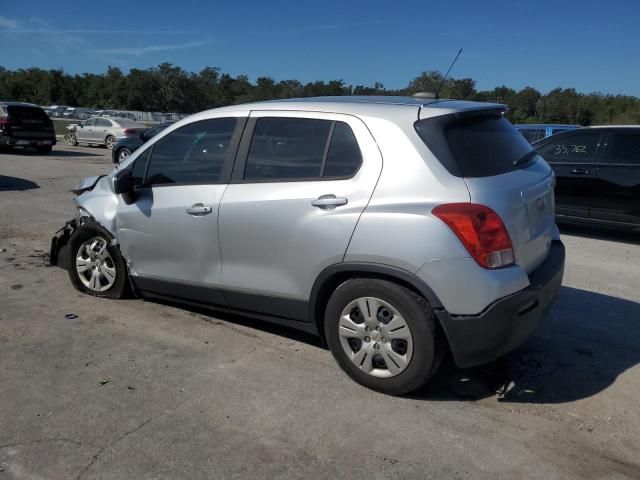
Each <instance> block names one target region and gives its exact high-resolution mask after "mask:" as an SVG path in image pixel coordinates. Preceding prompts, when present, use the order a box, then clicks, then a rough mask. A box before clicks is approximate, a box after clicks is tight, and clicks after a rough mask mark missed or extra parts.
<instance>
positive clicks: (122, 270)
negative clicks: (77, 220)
mask: <svg viewBox="0 0 640 480" xmlns="http://www.w3.org/2000/svg"><path fill="white" fill-rule="evenodd" d="M92 238H102V239H104V240H105V241H106V242H107V247H106V248H107V251H108V253H109V255H110V257H111V259H112V260H113V264H114V265H113V267H114V268H115V280H114V282H113V285H111V286H110V287H109V289H107V290H104V291H95V290H92V289H90V288H88V287H87V286H86V285H85V284H84V283H83V282H82V281H81V280H80V274H79V273H78V271H77V268H76V257H77V256H78V250H79V249H80V247H81V246H83V244H84V243H85V242H87V241H88V240H90V239H92ZM112 240H113V237H112V236H111V234H110V233H109V232H108V231H107V230H105V229H104V228H103V227H102V226H101V225H99V224H97V223H95V222H91V221H87V222H85V223H83V224H82V225H81V226H80V227H79V228H78V229H77V230H76V231H75V232H73V235H72V236H71V238H70V239H69V264H68V268H67V270H68V272H69V278H70V279H71V283H72V284H73V286H74V287H75V288H76V290H78V291H80V292H82V293H86V294H87V295H93V296H94V297H104V298H126V297H127V296H128V295H129V293H130V289H129V278H128V276H129V273H128V269H127V264H126V262H125V260H124V258H123V257H122V254H121V253H120V250H119V249H118V247H117V246H114V245H111V241H112Z"/></svg>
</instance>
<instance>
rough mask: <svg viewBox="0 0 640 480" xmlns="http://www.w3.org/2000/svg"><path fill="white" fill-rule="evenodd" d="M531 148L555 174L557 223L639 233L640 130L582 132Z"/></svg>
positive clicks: (613, 127) (586, 130)
mask: <svg viewBox="0 0 640 480" xmlns="http://www.w3.org/2000/svg"><path fill="white" fill-rule="evenodd" d="M533 146H534V148H535V149H536V150H537V151H538V152H539V153H540V154H541V155H542V156H543V157H544V158H545V160H546V161H547V162H549V164H550V165H551V167H552V168H553V170H554V171H555V173H556V181H557V184H556V190H555V194H556V214H557V218H558V221H568V222H581V223H585V222H587V223H598V224H603V225H610V226H615V227H625V228H632V229H640V126H620V127H616V126H611V127H589V128H580V129H578V130H572V131H569V132H564V133H560V134H558V135H554V136H552V137H549V138H546V139H544V140H540V141H539V142H536V143H534V144H533Z"/></svg>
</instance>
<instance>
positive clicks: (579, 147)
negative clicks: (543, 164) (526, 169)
mask: <svg viewBox="0 0 640 480" xmlns="http://www.w3.org/2000/svg"><path fill="white" fill-rule="evenodd" d="M551 138H552V141H550V142H548V143H545V144H544V145H542V146H540V147H538V148H537V150H538V153H539V154H540V155H542V156H543V157H544V158H545V159H546V160H549V161H552V162H574V161H575V162H594V161H595V157H596V152H597V150H598V145H599V143H600V133H598V132H593V133H576V134H569V135H563V136H559V137H558V138H554V137H551Z"/></svg>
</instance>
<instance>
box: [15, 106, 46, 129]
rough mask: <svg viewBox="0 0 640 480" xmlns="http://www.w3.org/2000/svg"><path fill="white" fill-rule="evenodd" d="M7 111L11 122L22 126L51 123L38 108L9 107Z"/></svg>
mask: <svg viewBox="0 0 640 480" xmlns="http://www.w3.org/2000/svg"><path fill="white" fill-rule="evenodd" d="M7 110H8V113H9V118H11V121H12V122H15V123H21V124H23V125H29V124H31V125H42V124H48V123H49V122H50V121H51V120H50V119H49V117H48V116H47V114H46V113H44V110H42V109H41V108H38V107H25V106H17V105H16V106H14V105H9V106H8V107H7Z"/></svg>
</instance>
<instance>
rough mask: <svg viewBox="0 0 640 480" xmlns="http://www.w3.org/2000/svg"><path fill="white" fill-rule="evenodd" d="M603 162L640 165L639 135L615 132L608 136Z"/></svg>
mask: <svg viewBox="0 0 640 480" xmlns="http://www.w3.org/2000/svg"><path fill="white" fill-rule="evenodd" d="M604 160H605V161H606V162H608V163H626V164H631V165H640V133H624V132H616V133H613V134H611V135H609V140H608V141H607V153H606V155H605V159H604Z"/></svg>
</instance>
